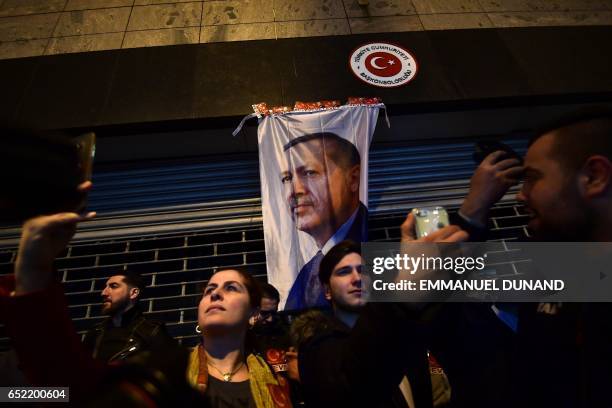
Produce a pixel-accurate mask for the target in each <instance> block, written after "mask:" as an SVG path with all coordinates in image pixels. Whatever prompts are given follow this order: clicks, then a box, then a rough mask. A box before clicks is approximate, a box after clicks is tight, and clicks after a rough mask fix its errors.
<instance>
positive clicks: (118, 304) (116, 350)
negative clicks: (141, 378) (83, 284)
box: [84, 272, 173, 362]
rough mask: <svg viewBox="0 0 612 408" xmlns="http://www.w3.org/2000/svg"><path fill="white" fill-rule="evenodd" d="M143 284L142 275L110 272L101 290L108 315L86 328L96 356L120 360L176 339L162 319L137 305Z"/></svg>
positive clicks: (87, 344) (86, 342) (90, 346)
mask: <svg viewBox="0 0 612 408" xmlns="http://www.w3.org/2000/svg"><path fill="white" fill-rule="evenodd" d="M143 288H144V283H143V281H142V278H141V277H140V275H137V274H135V273H131V272H126V273H125V274H120V275H114V276H111V277H110V278H109V279H108V280H107V281H106V286H105V287H104V290H103V291H102V298H103V303H102V313H104V314H105V315H107V316H108V318H107V319H105V320H104V321H102V322H101V323H99V324H97V325H95V326H94V327H93V328H92V329H91V330H89V331H88V332H87V334H86V335H85V339H84V344H85V346H86V347H87V348H89V349H90V350H91V351H92V355H93V357H94V358H98V359H100V360H104V361H109V362H110V361H119V360H125V359H126V358H128V357H130V356H132V355H134V354H136V353H138V352H140V351H145V350H150V349H151V348H153V347H155V346H157V345H159V344H163V343H164V342H168V341H173V340H172V338H171V337H170V336H169V335H168V333H167V332H166V329H165V326H164V324H163V323H161V322H157V321H152V320H149V319H147V318H146V317H145V316H144V315H143V314H142V311H141V310H140V308H139V307H138V299H139V297H140V294H141V292H142V289H143Z"/></svg>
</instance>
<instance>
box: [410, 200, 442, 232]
mask: <svg viewBox="0 0 612 408" xmlns="http://www.w3.org/2000/svg"><path fill="white" fill-rule="evenodd" d="M412 214H414V217H415V220H416V234H417V238H422V237H426V236H428V235H429V234H431V233H432V232H434V231H437V230H439V229H441V228H444V227H446V226H447V225H448V224H449V221H448V213H447V212H446V209H445V208H444V207H422V208H414V209H413V210H412Z"/></svg>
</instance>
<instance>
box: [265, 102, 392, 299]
mask: <svg viewBox="0 0 612 408" xmlns="http://www.w3.org/2000/svg"><path fill="white" fill-rule="evenodd" d="M381 108H382V109H384V105H383V104H382V103H381V102H380V100H379V99H378V98H349V103H348V104H346V105H340V104H339V102H337V101H321V102H315V103H304V102H298V103H296V104H295V105H294V107H293V108H291V109H290V108H288V107H275V108H268V106H267V105H266V104H263V103H261V104H257V105H254V109H255V114H256V115H257V116H258V117H259V127H258V132H257V133H258V142H259V163H260V178H261V196H262V213H263V224H264V240H265V247H266V266H267V272H268V280H269V282H270V283H271V284H272V285H274V286H275V287H276V288H277V289H278V290H279V292H280V293H281V305H282V306H284V309H286V310H297V309H303V308H307V307H325V306H327V301H326V300H325V297H324V293H323V287H322V285H321V283H320V281H319V278H318V271H319V264H320V262H321V259H322V258H323V256H324V255H325V254H326V253H327V251H329V249H331V248H332V247H333V246H334V245H335V244H337V243H339V242H340V241H342V240H344V239H352V240H353V241H357V242H363V241H366V240H367V216H368V208H367V203H368V191H367V185H368V158H369V147H370V143H371V140H372V136H373V133H374V129H375V127H376V122H377V118H378V114H379V110H380V109H381Z"/></svg>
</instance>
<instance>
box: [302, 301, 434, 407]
mask: <svg viewBox="0 0 612 408" xmlns="http://www.w3.org/2000/svg"><path fill="white" fill-rule="evenodd" d="M418 325H419V323H417V322H416V320H414V319H412V317H411V316H410V312H409V311H408V310H407V309H406V308H404V307H402V306H401V305H398V304H391V303H371V304H368V305H366V306H365V308H364V310H363V311H362V312H361V313H360V316H359V319H358V321H357V324H356V325H355V327H353V328H352V329H348V328H347V327H342V326H341V323H338V324H337V325H330V327H329V328H328V329H327V330H325V331H324V332H320V333H318V334H317V335H315V336H313V337H312V338H311V339H309V340H307V341H305V342H304V344H302V345H300V347H299V354H298V358H299V370H300V378H301V384H302V390H303V392H304V399H305V401H306V405H307V406H312V407H340V406H352V407H375V408H377V407H381V408H382V407H385V408H387V407H402V406H403V407H406V403H405V401H404V400H403V397H402V396H401V392H400V391H399V384H400V382H401V380H402V378H403V377H404V376H407V377H408V379H409V381H410V385H411V388H412V393H413V398H414V402H415V405H416V406H417V407H419V408H426V407H431V406H432V390H431V379H430V375H429V363H428V360H427V349H426V347H425V343H424V341H423V336H422V335H421V334H422V333H423V330H422V329H421V328H420V327H418Z"/></svg>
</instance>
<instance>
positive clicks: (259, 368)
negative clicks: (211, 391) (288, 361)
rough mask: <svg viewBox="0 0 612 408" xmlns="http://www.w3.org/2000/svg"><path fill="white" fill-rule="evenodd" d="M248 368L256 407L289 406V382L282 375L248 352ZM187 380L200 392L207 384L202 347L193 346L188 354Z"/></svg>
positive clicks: (282, 407)
mask: <svg viewBox="0 0 612 408" xmlns="http://www.w3.org/2000/svg"><path fill="white" fill-rule="evenodd" d="M246 365H247V368H248V370H249V384H250V387H251V395H252V396H253V400H254V401H255V406H257V408H286V407H291V398H290V397H289V383H288V382H287V380H286V379H285V378H283V377H282V376H278V377H277V376H275V375H274V374H273V373H272V371H271V370H270V367H268V365H267V364H266V362H265V361H264V360H263V359H262V358H261V357H258V356H255V355H253V354H249V356H248V357H247V360H246ZM187 381H189V384H191V385H192V386H193V387H194V388H196V389H197V390H199V391H200V392H202V393H204V392H206V387H207V386H208V366H207V364H206V353H205V352H204V347H202V345H199V346H197V347H194V348H193V349H192V350H191V353H190V354H189V364H188V366H187Z"/></svg>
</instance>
